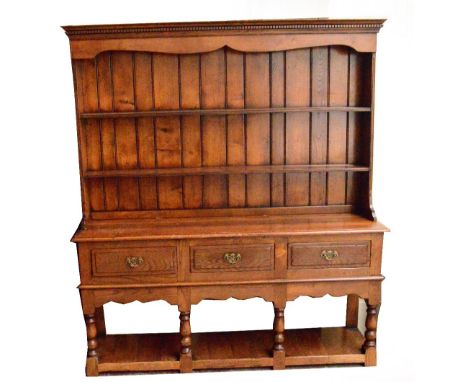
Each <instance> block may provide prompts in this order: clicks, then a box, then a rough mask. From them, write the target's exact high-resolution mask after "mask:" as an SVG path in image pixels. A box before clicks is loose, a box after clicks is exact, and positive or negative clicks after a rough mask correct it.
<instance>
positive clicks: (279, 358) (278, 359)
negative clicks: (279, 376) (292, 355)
mask: <svg viewBox="0 0 468 382" xmlns="http://www.w3.org/2000/svg"><path fill="white" fill-rule="evenodd" d="M273 332H274V344H273V369H284V368H285V366H286V365H285V362H286V352H285V350H284V307H277V306H275V319H274V321H273Z"/></svg>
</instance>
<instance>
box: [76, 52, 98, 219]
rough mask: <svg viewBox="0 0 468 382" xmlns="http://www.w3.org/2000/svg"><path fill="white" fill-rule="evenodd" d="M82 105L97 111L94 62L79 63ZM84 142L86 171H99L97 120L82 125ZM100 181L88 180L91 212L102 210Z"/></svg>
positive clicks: (89, 110)
mask: <svg viewBox="0 0 468 382" xmlns="http://www.w3.org/2000/svg"><path fill="white" fill-rule="evenodd" d="M81 88H82V92H83V94H82V97H83V98H82V105H83V109H84V110H85V111H87V112H93V111H97V110H98V95H97V81H96V66H95V62H94V61H90V60H86V61H83V62H82V63H81ZM83 126H84V134H85V142H86V169H87V170H100V169H101V168H102V163H101V132H100V124H99V121H97V120H90V121H86V122H85V123H84V124H83ZM103 188H104V187H103V182H102V179H88V193H89V202H90V207H91V210H92V211H101V210H103V209H104V189H103Z"/></svg>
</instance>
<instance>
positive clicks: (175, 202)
mask: <svg viewBox="0 0 468 382" xmlns="http://www.w3.org/2000/svg"><path fill="white" fill-rule="evenodd" d="M178 72H179V61H178V56H175V55H168V54H154V55H153V76H154V78H153V86H154V98H155V100H154V101H155V107H156V108H157V109H178V108H179V73H178ZM155 120H156V121H155V123H156V150H157V153H156V160H157V164H158V166H159V167H161V168H165V167H180V166H181V164H182V163H181V139H180V119H179V117H158V118H156V119H155ZM158 191H159V192H158V198H159V208H160V209H178V208H182V205H183V204H182V178H181V177H179V176H174V177H172V176H171V177H161V178H158Z"/></svg>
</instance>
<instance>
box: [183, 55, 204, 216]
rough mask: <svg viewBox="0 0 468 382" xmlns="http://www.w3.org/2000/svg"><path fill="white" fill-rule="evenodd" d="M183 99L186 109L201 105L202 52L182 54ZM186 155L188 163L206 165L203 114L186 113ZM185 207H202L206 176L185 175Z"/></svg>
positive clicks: (184, 125) (189, 165)
mask: <svg viewBox="0 0 468 382" xmlns="http://www.w3.org/2000/svg"><path fill="white" fill-rule="evenodd" d="M180 91H181V94H180V101H181V107H182V108H183V109H198V108H200V56H199V55H181V56H180ZM182 147H183V152H182V158H183V166H184V167H200V166H201V165H202V154H201V134H200V116H197V115H190V116H184V117H182ZM183 181H184V195H183V196H184V207H185V208H201V207H202V202H203V178H202V177H201V176H186V177H184V180H183Z"/></svg>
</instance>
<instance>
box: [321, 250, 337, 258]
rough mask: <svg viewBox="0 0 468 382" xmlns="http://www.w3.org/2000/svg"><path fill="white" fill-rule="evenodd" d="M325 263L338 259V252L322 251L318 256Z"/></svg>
mask: <svg viewBox="0 0 468 382" xmlns="http://www.w3.org/2000/svg"><path fill="white" fill-rule="evenodd" d="M320 256H322V258H324V259H325V260H327V261H332V260H335V259H336V258H337V257H338V251H336V250H334V249H324V250H323V251H322V253H321V254H320Z"/></svg>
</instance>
